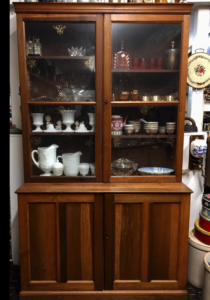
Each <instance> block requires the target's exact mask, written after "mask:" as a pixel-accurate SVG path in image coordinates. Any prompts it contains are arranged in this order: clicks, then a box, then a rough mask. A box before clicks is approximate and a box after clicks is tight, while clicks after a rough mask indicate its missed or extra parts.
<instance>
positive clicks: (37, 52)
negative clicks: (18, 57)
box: [34, 38, 42, 55]
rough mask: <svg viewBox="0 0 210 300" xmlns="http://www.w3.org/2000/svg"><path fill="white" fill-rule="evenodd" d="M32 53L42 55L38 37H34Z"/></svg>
mask: <svg viewBox="0 0 210 300" xmlns="http://www.w3.org/2000/svg"><path fill="white" fill-rule="evenodd" d="M34 54H35V55H42V45H41V43H40V39H38V38H37V39H35V43H34Z"/></svg>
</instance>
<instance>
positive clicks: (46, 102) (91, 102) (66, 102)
mask: <svg viewBox="0 0 210 300" xmlns="http://www.w3.org/2000/svg"><path fill="white" fill-rule="evenodd" d="M27 104H32V105H59V106H60V105H96V102H93V101H86V102H73V101H72V102H70V101H27Z"/></svg>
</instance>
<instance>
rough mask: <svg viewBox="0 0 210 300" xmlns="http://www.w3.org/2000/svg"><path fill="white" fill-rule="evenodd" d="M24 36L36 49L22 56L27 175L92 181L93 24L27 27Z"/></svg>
mask: <svg viewBox="0 0 210 300" xmlns="http://www.w3.org/2000/svg"><path fill="white" fill-rule="evenodd" d="M25 36H26V42H27V41H28V40H31V41H34V42H35V43H36V46H39V47H40V48H39V49H41V51H39V52H37V47H36V48H35V49H34V52H33V53H32V52H30V54H29V53H28V52H26V54H27V55H26V62H27V71H28V102H29V105H28V113H29V118H30V124H31V126H30V145H31V149H30V151H31V155H32V158H31V174H32V176H64V177H66V176H68V177H74V178H75V180H76V179H77V178H78V180H79V181H81V180H83V178H86V181H88V178H92V179H93V177H96V176H97V174H95V169H94V167H95V166H94V164H95V119H96V118H95V105H96V101H95V100H96V99H95V24H94V23H78V22H77V23H73V22H72V23H70V22H69V23H61V22H59V23H56V22H26V24H25ZM37 42H38V44H37ZM37 53H38V54H37ZM72 155H73V156H72ZM56 163H57V164H56ZM59 163H60V164H59ZM83 163H85V164H86V165H83V166H80V167H81V168H79V165H80V164H83ZM54 164H55V166H54V167H53V165H54ZM61 164H62V165H63V166H62V165H61ZM61 166H62V167H63V172H62V173H61V174H59V172H58V171H59V170H60V169H59V167H61ZM86 167H87V170H83V169H82V168H84V169H85V168H86ZM83 171H84V172H83ZM42 178H43V177H42ZM79 178H80V179H79Z"/></svg>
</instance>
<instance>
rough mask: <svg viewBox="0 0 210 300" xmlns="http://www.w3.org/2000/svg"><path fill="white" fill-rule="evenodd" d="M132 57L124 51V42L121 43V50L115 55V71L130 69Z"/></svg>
mask: <svg viewBox="0 0 210 300" xmlns="http://www.w3.org/2000/svg"><path fill="white" fill-rule="evenodd" d="M129 67H130V55H129V53H127V52H125V51H124V42H123V41H121V50H120V51H118V52H117V53H115V55H114V69H129Z"/></svg>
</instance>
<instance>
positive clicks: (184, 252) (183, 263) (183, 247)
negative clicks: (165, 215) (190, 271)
mask: <svg viewBox="0 0 210 300" xmlns="http://www.w3.org/2000/svg"><path fill="white" fill-rule="evenodd" d="M189 218H190V195H182V203H181V207H180V223H179V228H180V231H179V247H178V263H177V269H178V274H177V278H178V282H179V286H178V288H179V289H185V288H186V282H187V261H188V237H189Z"/></svg>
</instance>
